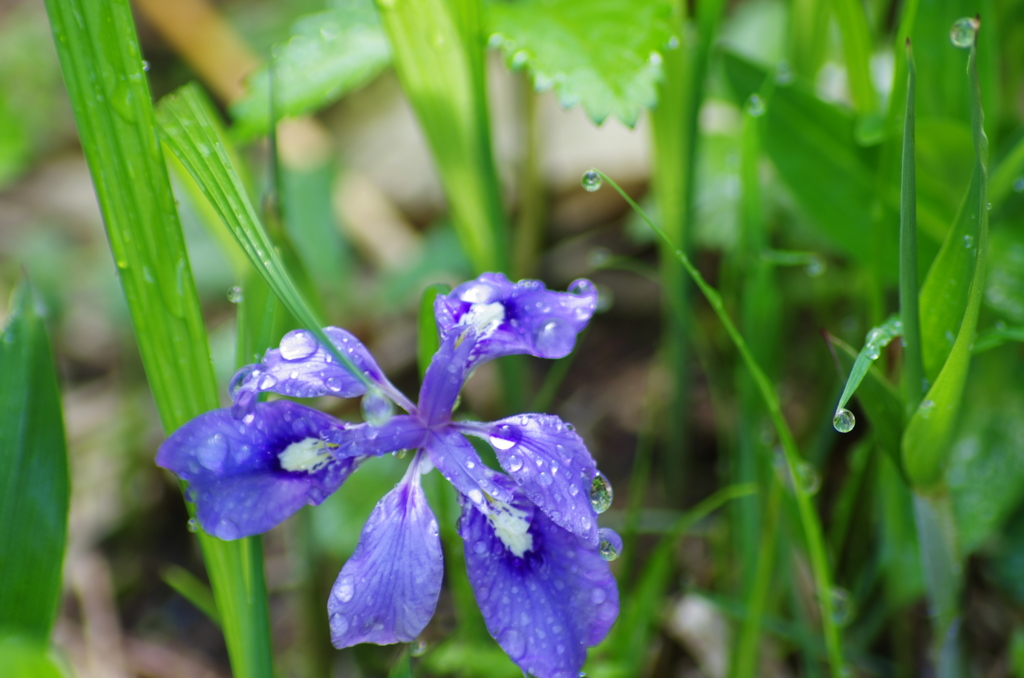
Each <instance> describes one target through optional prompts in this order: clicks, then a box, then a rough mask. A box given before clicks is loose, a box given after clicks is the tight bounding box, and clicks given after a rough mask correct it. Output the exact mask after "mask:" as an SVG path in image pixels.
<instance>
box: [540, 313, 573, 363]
mask: <svg viewBox="0 0 1024 678" xmlns="http://www.w3.org/2000/svg"><path fill="white" fill-rule="evenodd" d="M575 345H576V330H574V329H573V328H572V326H571V325H570V324H569V323H567V322H566V321H564V320H562V319H561V318H552V319H551V320H548V321H547V322H544V323H541V325H540V326H539V327H537V329H536V330H534V332H533V347H534V349H535V350H536V351H537V354H538V355H539V356H540V357H541V358H564V357H565V356H567V355H569V353H570V352H571V351H572V348H573V346H575Z"/></svg>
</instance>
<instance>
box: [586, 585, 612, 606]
mask: <svg viewBox="0 0 1024 678" xmlns="http://www.w3.org/2000/svg"><path fill="white" fill-rule="evenodd" d="M607 597H608V594H607V593H605V591H604V589H602V588H595V589H594V590H593V591H591V592H590V602H592V603H594V605H600V604H601V603H603V602H604V601H605V599H606V598H607Z"/></svg>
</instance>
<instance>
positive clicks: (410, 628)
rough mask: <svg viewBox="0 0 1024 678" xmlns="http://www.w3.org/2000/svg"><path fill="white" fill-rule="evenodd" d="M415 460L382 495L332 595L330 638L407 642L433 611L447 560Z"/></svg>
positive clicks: (338, 642)
mask: <svg viewBox="0 0 1024 678" xmlns="http://www.w3.org/2000/svg"><path fill="white" fill-rule="evenodd" d="M418 467H419V464H418V463H417V462H414V463H413V465H412V466H411V467H410V471H409V473H408V474H407V475H406V477H405V479H403V480H402V482H400V483H399V484H398V485H397V486H396V487H395V489H393V490H391V491H390V492H388V493H387V494H386V495H384V498H383V499H381V500H380V502H379V503H378V504H377V506H376V508H374V509H373V513H372V514H370V518H369V520H367V521H366V525H365V526H364V527H363V533H362V535H361V536H360V537H359V545H358V546H357V547H356V551H355V553H354V554H353V555H352V557H351V558H349V560H348V562H347V563H345V566H344V567H343V568H342V569H341V574H339V575H338V579H337V581H335V582H334V588H333V589H332V590H331V598H330V600H329V601H328V603H327V612H328V614H329V615H330V623H331V642H332V643H334V646H335V647H338V648H342V647H348V646H350V645H356V644H357V643H377V644H378V645H387V644H389V643H402V642H409V641H411V640H413V639H414V638H416V636H418V635H419V634H420V632H421V631H423V629H424V627H425V626H426V625H427V622H429V621H430V618H431V617H432V616H433V615H434V608H435V607H436V606H437V597H438V594H439V593H440V592H441V576H442V570H443V562H442V556H441V541H440V539H439V538H438V530H437V521H436V520H434V514H433V513H431V512H430V507H429V506H428V505H427V500H426V497H424V496H423V489H422V488H421V487H420V483H419V468H418Z"/></svg>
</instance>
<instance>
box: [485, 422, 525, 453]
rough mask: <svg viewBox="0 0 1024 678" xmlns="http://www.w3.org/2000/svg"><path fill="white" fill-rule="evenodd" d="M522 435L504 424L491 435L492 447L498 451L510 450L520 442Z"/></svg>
mask: <svg viewBox="0 0 1024 678" xmlns="http://www.w3.org/2000/svg"><path fill="white" fill-rule="evenodd" d="M519 439H520V434H519V432H518V431H516V429H514V428H512V427H511V426H508V425H505V424H502V425H501V426H499V427H498V428H496V429H494V433H492V434H491V435H490V441H491V445H492V446H494V449H496V450H501V451H504V450H510V449H512V448H513V447H515V446H516V443H518V442H519Z"/></svg>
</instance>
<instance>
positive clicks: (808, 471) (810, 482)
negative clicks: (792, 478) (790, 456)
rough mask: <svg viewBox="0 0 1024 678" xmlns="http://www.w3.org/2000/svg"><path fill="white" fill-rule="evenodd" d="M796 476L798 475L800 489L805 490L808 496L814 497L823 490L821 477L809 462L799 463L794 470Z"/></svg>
mask: <svg viewBox="0 0 1024 678" xmlns="http://www.w3.org/2000/svg"><path fill="white" fill-rule="evenodd" d="M794 475H796V481H797V482H798V483H800V487H802V488H803V490H804V492H805V493H806V494H807V496H810V497H813V496H814V495H816V494H817V493H818V490H819V489H821V476H819V475H818V472H817V471H815V470H814V467H813V466H811V465H810V464H808V463H807V462H805V461H802V462H800V463H798V464H797V465H796V468H795V469H794Z"/></svg>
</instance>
